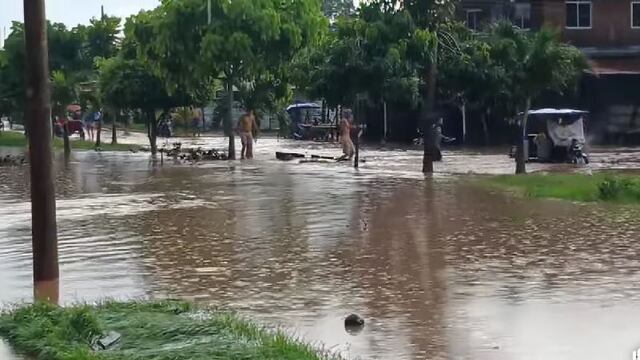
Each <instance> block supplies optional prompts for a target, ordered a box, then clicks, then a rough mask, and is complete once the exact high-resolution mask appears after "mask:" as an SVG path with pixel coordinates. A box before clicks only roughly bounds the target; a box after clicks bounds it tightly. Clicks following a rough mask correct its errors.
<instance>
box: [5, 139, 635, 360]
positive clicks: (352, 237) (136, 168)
mask: <svg viewBox="0 0 640 360" xmlns="http://www.w3.org/2000/svg"><path fill="white" fill-rule="evenodd" d="M199 142H200V143H202V144H203V145H207V146H209V145H212V144H213V145H217V146H222V144H223V143H224V140H223V139H208V140H207V139H204V140H199ZM258 149H259V152H258V156H257V160H255V161H251V162H242V163H240V162H233V163H226V162H224V163H222V162H221V163H214V164H206V165H202V164H201V165H196V166H189V165H173V164H171V163H170V161H169V162H166V163H165V165H164V166H159V165H158V164H155V165H154V164H153V163H151V162H150V161H149V158H148V156H147V155H145V154H119V155H118V154H109V153H94V152H79V153H75V154H74V155H73V159H72V161H71V162H69V163H66V164H65V163H64V161H62V159H60V158H58V159H56V166H57V170H56V183H57V190H58V225H59V241H60V263H61V289H60V294H61V298H62V301H63V302H66V303H71V302H77V301H92V300H97V299H102V298H105V297H110V298H124V299H127V298H140V297H154V298H158V297H181V298H188V299H195V300H196V301H201V302H209V303H213V304H220V305H224V306H225V307H230V308H233V309H237V310H239V311H240V312H241V314H243V315H245V316H247V317H249V318H251V319H255V320H258V321H260V322H263V323H268V324H275V325H277V326H282V327H283V328H285V329H287V330H288V331H290V332H292V333H295V334H297V335H300V336H302V337H303V338H304V339H306V340H308V341H311V342H314V343H317V344H323V345H324V346H325V347H326V348H328V349H330V350H333V351H335V352H339V353H342V354H343V355H345V356H346V357H348V358H350V359H400V360H414V359H415V360H418V359H420V360H421V359H473V360H500V359H505V360H506V359H509V360H536V359H544V360H553V359H559V360H560V359H583V360H584V359H593V360H602V359H608V360H609V359H629V358H631V353H632V351H633V349H635V348H637V347H638V346H640V322H638V321H636V319H638V318H639V317H640V306H638V304H639V303H640V262H639V261H638V259H639V258H640V244H639V243H638V239H640V216H639V215H640V211H639V210H638V208H635V207H620V206H604V205H584V204H582V205H580V204H571V203H567V202H559V201H526V200H522V199H515V198H512V197H509V196H507V195H504V194H500V193H491V192H487V191H485V190H482V189H478V188H476V187H474V186H473V185H470V184H469V183H468V182H465V181H460V179H461V178H464V176H462V175H461V174H466V173H469V172H475V173H509V172H511V171H512V169H513V165H512V162H511V161H510V160H509V159H508V158H506V157H505V156H504V155H503V153H502V152H501V151H495V152H488V153H487V152H473V151H454V152H448V153H446V154H445V155H446V159H445V162H444V163H442V164H438V166H437V168H438V171H439V173H438V174H436V176H435V177H433V178H429V179H425V178H424V177H423V176H422V175H421V174H420V173H419V169H420V168H419V167H420V153H419V151H413V150H408V151H407V150H393V149H391V150H381V149H375V150H373V149H369V150H367V149H365V150H364V152H363V156H364V157H365V158H366V159H367V162H366V163H365V164H363V166H362V168H361V169H360V171H355V170H353V169H351V168H350V167H348V166H347V165H344V164H314V163H310V164H296V163H281V162H277V161H275V160H272V158H273V152H274V151H275V150H276V149H285V150H299V151H310V152H315V153H327V154H331V153H336V152H338V151H339V150H338V149H337V147H335V148H327V147H326V145H317V144H308V143H291V142H276V141H275V140H268V139H265V140H261V141H259V142H258ZM638 157H639V156H638V153H635V152H633V151H632V150H629V149H617V150H608V151H600V152H598V153H596V154H595V156H594V160H595V164H594V165H593V166H594V168H596V169H598V168H605V167H620V168H633V167H638ZM533 168H534V169H538V170H539V169H542V168H540V167H535V166H534V167H533ZM561 168H562V167H561ZM28 200H29V185H28V172H27V169H26V168H0V274H2V276H1V277H0V303H12V302H17V301H21V300H24V299H26V300H28V299H29V298H30V297H31V294H32V289H31V251H30V215H29V201H28ZM350 313H358V314H360V315H361V316H363V317H364V318H365V319H366V326H365V328H364V331H363V332H362V333H360V334H358V335H357V336H353V335H350V334H348V333H347V332H346V331H345V330H344V327H343V319H344V317H345V316H346V315H348V314H350ZM5 348H6V347H3V346H2V344H0V358H2V359H5V358H7V357H9V358H10V356H11V355H8V353H6V351H8V349H5ZM3 351H5V352H3Z"/></svg>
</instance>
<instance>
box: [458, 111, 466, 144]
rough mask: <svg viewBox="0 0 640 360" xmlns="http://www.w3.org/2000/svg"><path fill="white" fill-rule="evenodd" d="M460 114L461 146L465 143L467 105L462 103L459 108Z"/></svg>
mask: <svg viewBox="0 0 640 360" xmlns="http://www.w3.org/2000/svg"><path fill="white" fill-rule="evenodd" d="M460 112H461V113H462V144H465V143H466V142H467V103H466V102H464V101H463V102H462V105H461V106H460Z"/></svg>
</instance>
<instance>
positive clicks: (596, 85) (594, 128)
mask: <svg viewBox="0 0 640 360" xmlns="http://www.w3.org/2000/svg"><path fill="white" fill-rule="evenodd" d="M458 16H459V17H460V19H461V20H463V21H465V22H466V24H467V26H468V27H469V28H471V29H473V30H479V29H481V28H482V26H483V25H486V24H487V23H491V22H495V21H499V20H510V21H511V22H513V23H514V24H515V25H517V26H520V27H522V28H525V29H531V30H532V31H535V30H538V29H541V28H543V27H547V28H553V29H556V30H557V31H559V32H560V35H561V37H562V40H563V41H565V42H567V43H569V44H572V45H574V46H576V47H578V48H579V49H580V50H582V52H583V53H584V54H585V55H586V56H587V58H588V59H589V64H590V69H589V70H588V71H587V72H586V73H585V76H584V80H583V82H582V86H581V89H580V94H579V97H578V99H577V100H574V102H573V103H571V104H566V105H567V106H575V107H581V108H583V109H586V110H589V111H590V113H591V115H590V117H589V121H588V122H589V130H590V133H591V134H593V135H594V138H593V140H594V142H606V143H612V142H629V143H638V144H640V91H638V89H639V88H640V0H528V1H519V0H462V1H461V3H460V5H459V7H458ZM525 19H526V20H525Z"/></svg>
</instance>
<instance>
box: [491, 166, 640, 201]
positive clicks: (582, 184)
mask: <svg viewBox="0 0 640 360" xmlns="http://www.w3.org/2000/svg"><path fill="white" fill-rule="evenodd" d="M481 182H482V183H483V184H485V185H488V186H490V187H493V188H500V189H506V190H509V191H514V192H516V193H518V194H521V195H524V196H526V197H531V198H553V199H562V200H571V201H581V202H594V201H607V202H615V203H640V177H638V176H632V175H628V174H612V173H599V174H594V175H583V174H531V175H525V176H515V175H504V176H494V177H491V178H488V179H483V180H481Z"/></svg>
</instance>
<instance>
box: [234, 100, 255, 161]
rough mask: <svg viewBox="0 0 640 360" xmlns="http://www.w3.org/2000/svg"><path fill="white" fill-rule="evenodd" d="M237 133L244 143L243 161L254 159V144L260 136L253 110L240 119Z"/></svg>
mask: <svg viewBox="0 0 640 360" xmlns="http://www.w3.org/2000/svg"><path fill="white" fill-rule="evenodd" d="M236 131H237V132H238V134H239V135H240V141H241V142H242V152H241V153H240V155H241V159H243V160H244V159H253V142H254V141H255V140H254V139H255V137H256V136H257V135H258V124H257V123H256V116H255V115H254V113H253V110H250V111H249V112H248V113H246V114H244V115H242V116H241V117H240V120H238V127H237V129H236Z"/></svg>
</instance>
